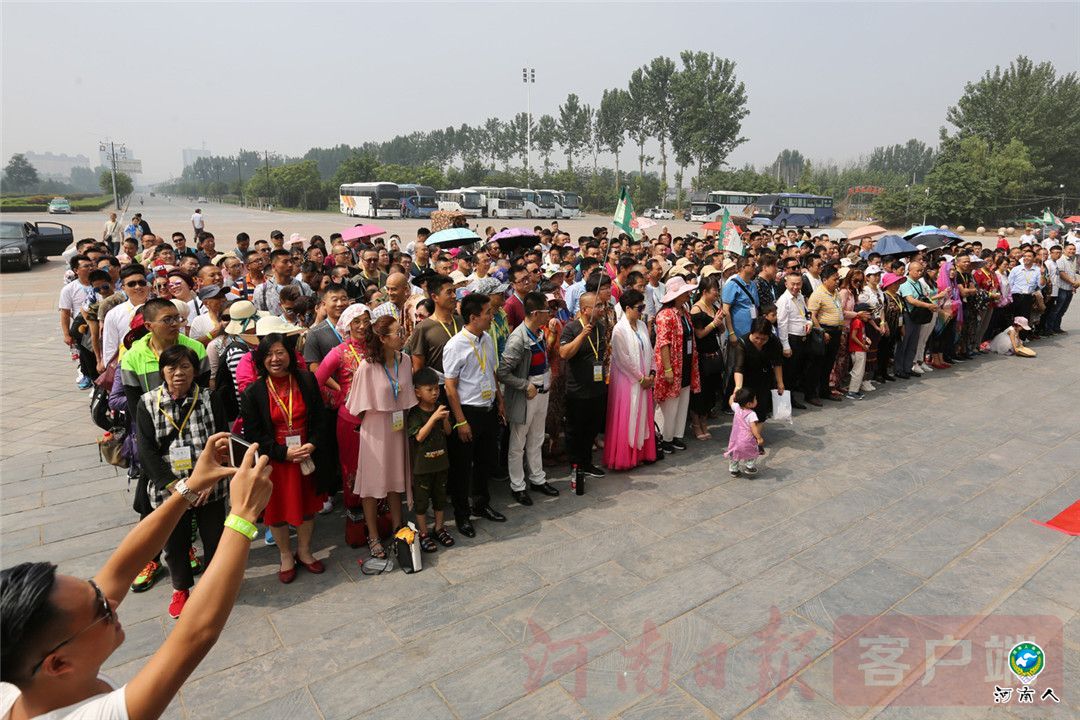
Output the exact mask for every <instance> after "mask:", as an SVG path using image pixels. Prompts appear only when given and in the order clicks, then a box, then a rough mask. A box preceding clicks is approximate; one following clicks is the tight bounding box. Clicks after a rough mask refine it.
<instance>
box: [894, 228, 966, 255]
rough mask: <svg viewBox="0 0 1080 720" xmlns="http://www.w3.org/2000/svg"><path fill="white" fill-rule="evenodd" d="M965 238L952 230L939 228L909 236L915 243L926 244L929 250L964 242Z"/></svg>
mask: <svg viewBox="0 0 1080 720" xmlns="http://www.w3.org/2000/svg"><path fill="white" fill-rule="evenodd" d="M963 239H964V238H962V237H960V236H959V235H957V234H956V233H954V232H953V231H952V230H941V229H938V228H935V229H933V230H927V231H926V232H921V233H919V234H918V235H915V236H914V237H910V238H908V240H910V241H911V242H912V244H914V245H925V246H926V249H927V250H937V249H938V248H943V247H945V246H946V245H954V244H956V243H958V242H962V241H963Z"/></svg>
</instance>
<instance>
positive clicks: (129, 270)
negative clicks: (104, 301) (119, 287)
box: [120, 263, 146, 280]
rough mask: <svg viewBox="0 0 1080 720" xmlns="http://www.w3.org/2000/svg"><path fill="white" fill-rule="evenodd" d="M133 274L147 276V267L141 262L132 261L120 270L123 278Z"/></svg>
mask: <svg viewBox="0 0 1080 720" xmlns="http://www.w3.org/2000/svg"><path fill="white" fill-rule="evenodd" d="M132 275H142V276H143V277H146V268H144V267H143V266H142V265H140V264H139V263H131V264H130V265H128V266H127V267H125V268H124V269H123V270H121V271H120V279H121V280H126V279H128V278H129V277H131V276H132Z"/></svg>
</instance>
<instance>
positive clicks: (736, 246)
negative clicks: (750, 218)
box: [719, 208, 745, 255]
mask: <svg viewBox="0 0 1080 720" xmlns="http://www.w3.org/2000/svg"><path fill="white" fill-rule="evenodd" d="M719 241H720V247H722V248H723V249H724V250H727V251H728V252H732V253H735V254H736V255H742V254H744V251H745V248H743V242H742V235H740V234H739V227H738V225H736V224H735V222H734V221H733V220H732V219H731V213H729V212H728V211H727V208H724V219H723V220H722V221H721V222H720V236H719Z"/></svg>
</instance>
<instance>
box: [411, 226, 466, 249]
mask: <svg viewBox="0 0 1080 720" xmlns="http://www.w3.org/2000/svg"><path fill="white" fill-rule="evenodd" d="M475 242H480V236H479V235H477V234H476V233H475V232H473V231H472V230H470V229H469V228H447V229H445V230H440V231H439V232H437V233H432V234H431V235H428V239H427V240H425V241H424V245H435V246H437V247H440V248H456V247H461V246H462V245H471V244H473V243H475Z"/></svg>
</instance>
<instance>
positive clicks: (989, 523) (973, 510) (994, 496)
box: [948, 479, 1038, 532]
mask: <svg viewBox="0 0 1080 720" xmlns="http://www.w3.org/2000/svg"><path fill="white" fill-rule="evenodd" d="M1037 498H1038V495H1037V493H1036V491H1034V490H1032V489H1031V488H1027V487H1023V486H1019V487H1017V486H1010V484H1009V482H1008V480H1007V479H1006V480H1004V481H1001V482H997V483H994V484H993V485H991V486H990V487H989V488H987V489H986V490H985V491H984V492H982V493H981V494H979V495H977V496H976V497H974V498H972V499H971V500H969V501H968V502H966V503H964V504H963V505H961V506H960V507H958V508H955V509H954V510H952V511H950V512H949V513H948V517H951V518H953V519H954V520H960V521H961V522H965V523H967V524H968V525H972V526H974V527H977V528H979V529H980V530H983V531H984V532H991V531H992V530H994V529H995V528H998V527H1001V525H1003V524H1004V523H1005V522H1006V521H1007V520H1008V519H1009V518H1011V517H1012V516H1013V515H1015V514H1016V513H1018V512H1020V511H1021V510H1023V509H1024V508H1026V507H1027V506H1028V505H1030V504H1031V503H1032V502H1034V501H1035V500H1036V499H1037Z"/></svg>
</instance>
